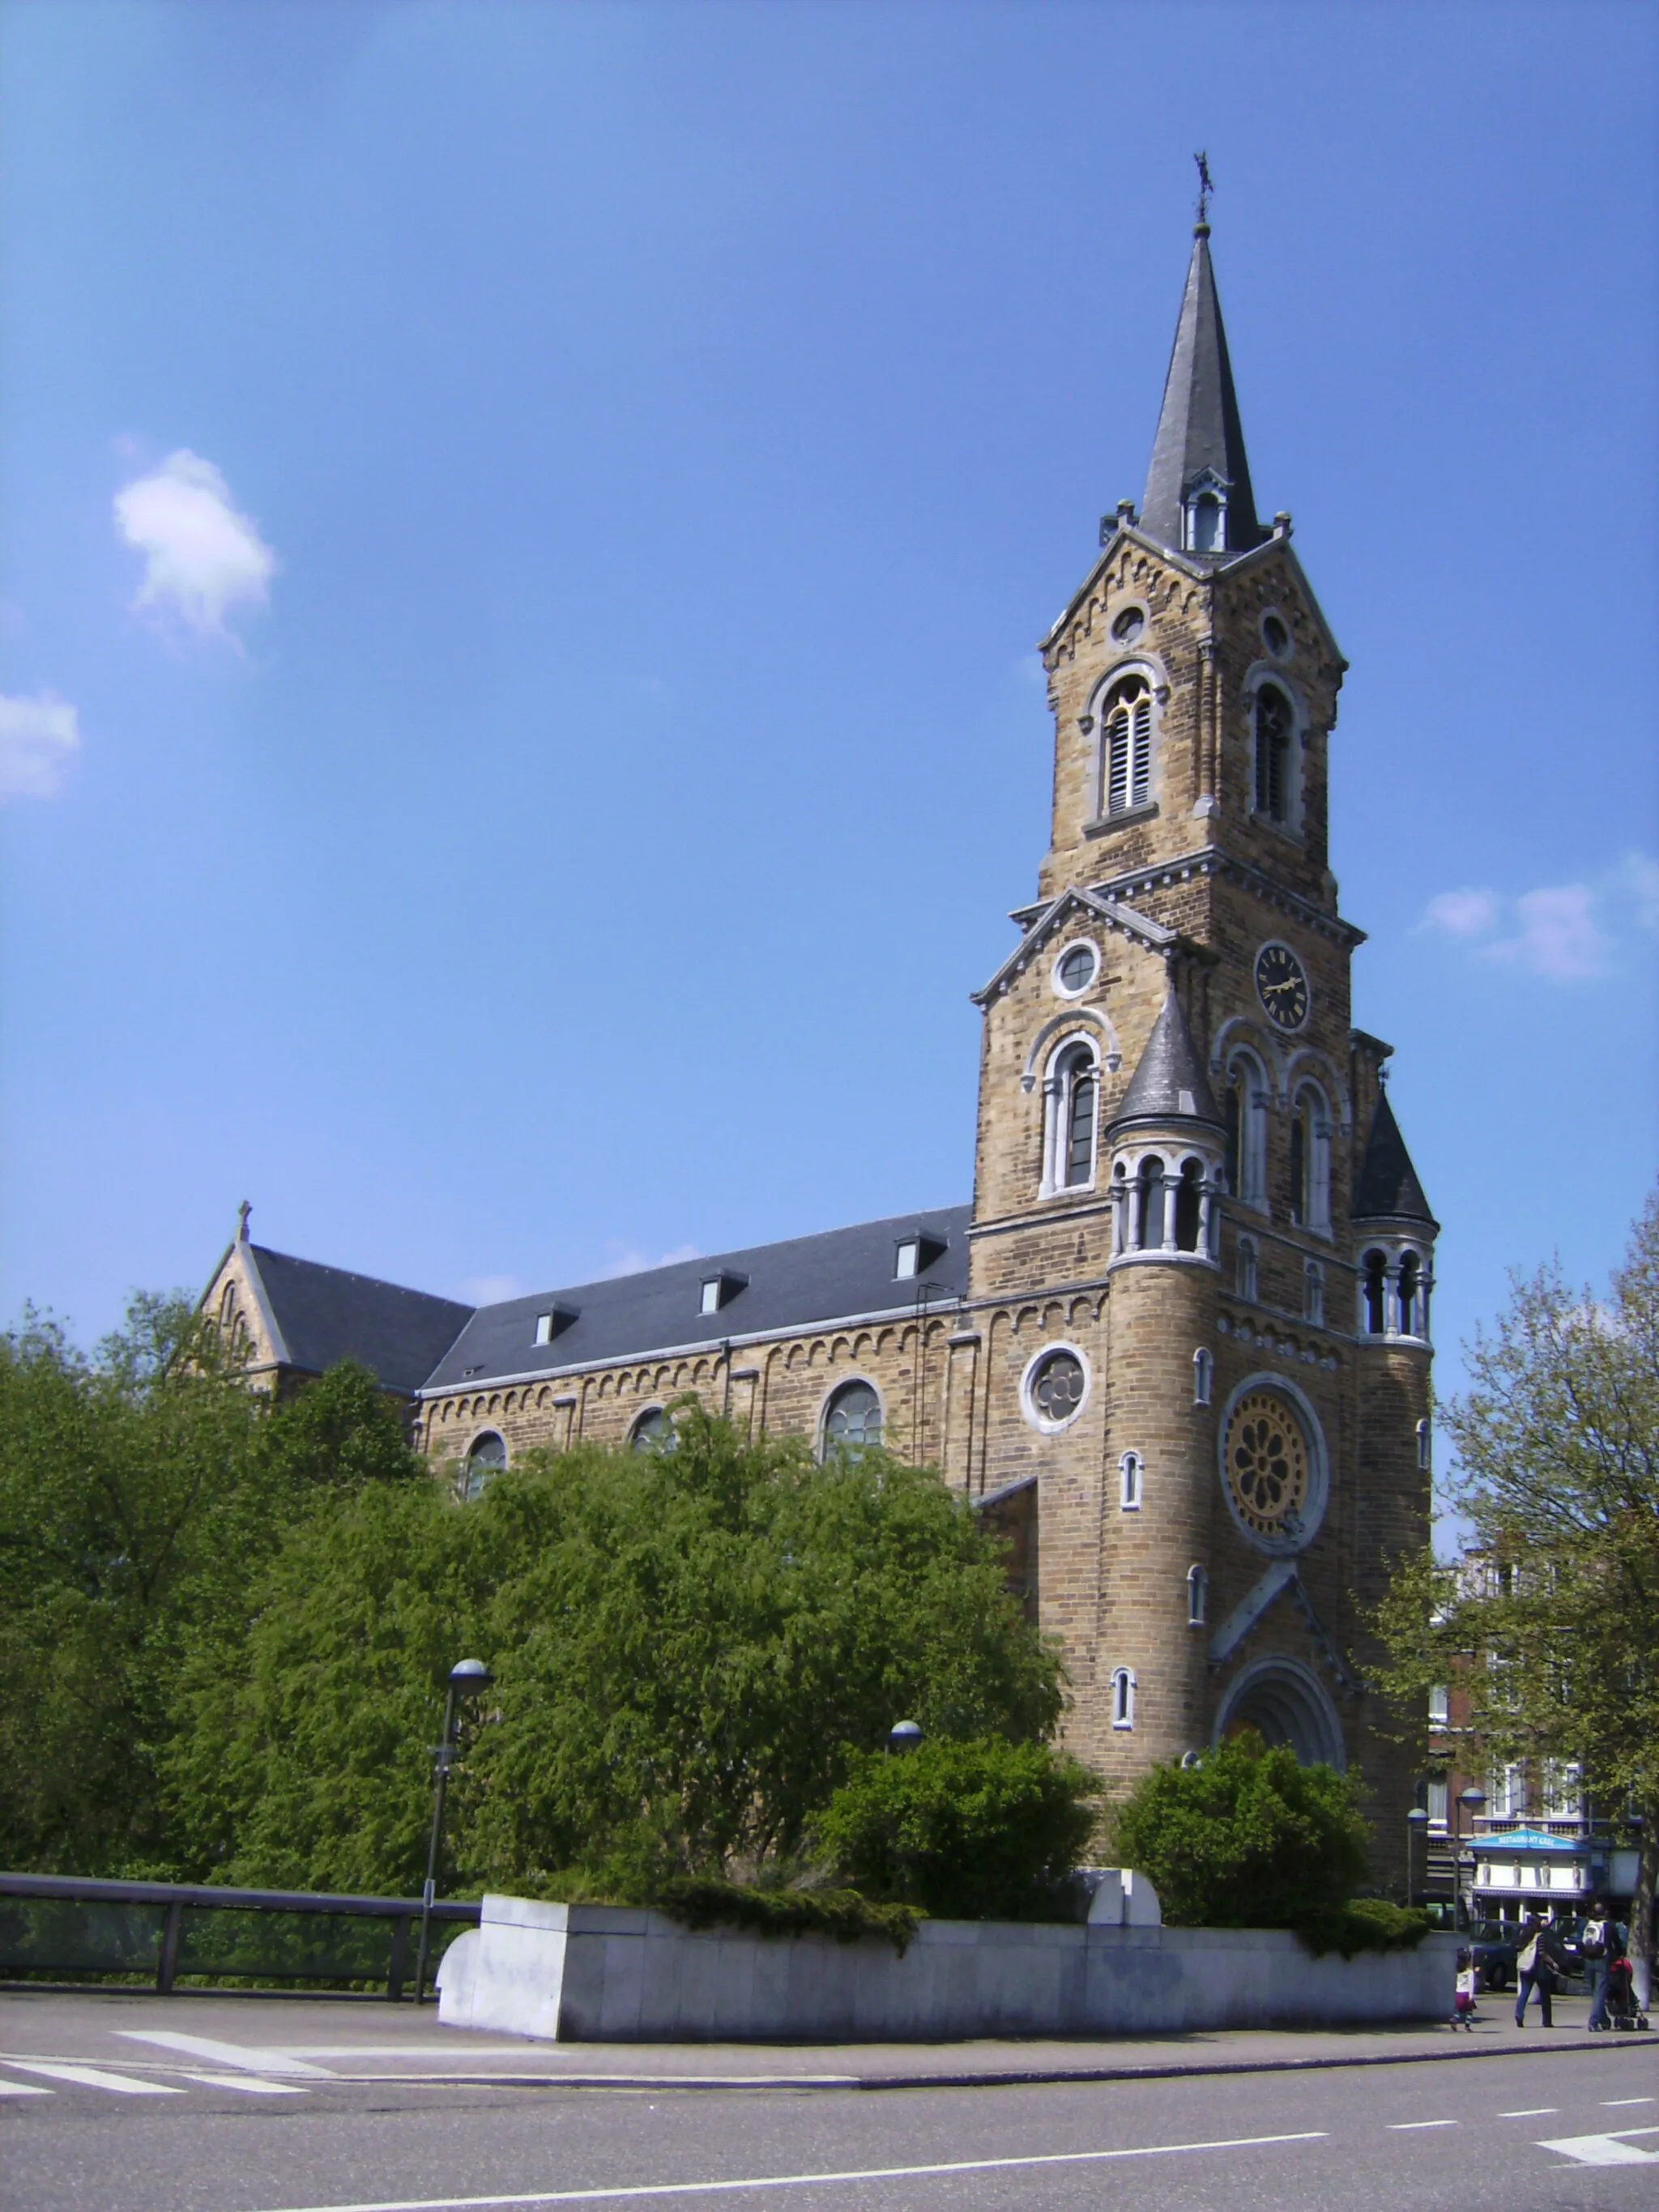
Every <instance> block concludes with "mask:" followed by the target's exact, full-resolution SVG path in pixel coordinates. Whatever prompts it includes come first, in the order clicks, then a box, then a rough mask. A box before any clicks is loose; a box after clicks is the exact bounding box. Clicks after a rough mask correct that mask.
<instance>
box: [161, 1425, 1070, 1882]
mask: <svg viewBox="0 0 1659 2212" xmlns="http://www.w3.org/2000/svg"><path fill="white" fill-rule="evenodd" d="M676 1421H677V1426H678V1449H676V1450H674V1451H672V1452H658V1451H647V1452H629V1451H612V1450H608V1449H599V1448H597V1447H585V1448H580V1449H576V1450H574V1451H572V1452H568V1453H566V1454H562V1455H549V1454H534V1453H527V1454H526V1455H524V1457H523V1459H522V1460H521V1461H520V1463H519V1464H518V1465H517V1466H516V1467H515V1468H513V1469H512V1470H511V1471H510V1472H508V1473H507V1474H502V1475H501V1476H498V1477H497V1478H496V1479H495V1481H494V1482H493V1483H492V1484H491V1485H490V1486H489V1489H488V1490H487V1491H486V1492H484V1494H483V1497H482V1498H479V1499H478V1500H477V1502H476V1503H475V1504H471V1505H467V1506H461V1505H458V1504H455V1503H454V1502H453V1497H452V1496H451V1494H450V1492H449V1491H448V1489H447V1486H444V1485H442V1484H440V1483H432V1484H429V1485H427V1486H423V1487H422V1489H421V1490H420V1491H419V1492H416V1493H414V1494H411V1495H408V1496H404V1495H403V1494H402V1493H391V1492H386V1491H384V1490H380V1491H375V1490H373V1489H366V1490H365V1491H363V1492H362V1493H361V1494H360V1495H359V1496H358V1497H356V1498H353V1499H350V1500H346V1501H343V1502H341V1503H340V1504H337V1506H336V1507H335V1508H334V1509H333V1510H331V1511H330V1512H327V1513H324V1514H319V1515H317V1516H313V1517H312V1518H311V1519H310V1520H309V1521H308V1522H307V1523H306V1524H305V1525H303V1526H301V1527H296V1528H295V1529H294V1530H293V1532H292V1533H291V1534H290V1536H289V1540H288V1541H287V1543H286V1545H285V1546H284V1547H283V1552H282V1553H281V1555H280V1557H279V1559H278V1560H277V1561H276V1565H274V1567H273V1568H272V1570H271V1571H270V1574H269V1575H268V1577H267V1578H266V1580H265V1582H264V1586H263V1589H262V1590H261V1593H260V1603H259V1607H258V1618H257V1620H255V1621H254V1622H253V1624H252V1627H251V1629H250V1632H249V1634H248V1637H247V1638H246V1646H245V1650H244V1655H243V1662H242V1665H241V1668H240V1671H239V1672H238V1673H237V1674H236V1675H235V1676H234V1678H232V1677H229V1676H227V1675H225V1674H202V1675H200V1676H198V1677H197V1679H196V1680H194V1682H193V1683H192V1685H191V1698H192V1700H193V1711H194V1723H193V1726H192V1728H191V1731H190V1734H189V1735H188V1738H187V1739H181V1741H180V1743H179V1747H178V1752H177V1756H176V1759H175V1762H174V1765H173V1770H172V1772H173V1787H174V1790H175V1792H176V1793H177V1802H178V1803H179V1807H180V1816H181V1818H187V1819H188V1821H189V1822H190V1823H191V1824H193V1825H194V1826H196V1827H197V1830H198V1831H199V1832H203V1833H204V1834H205V1833H210V1834H212V1835H213V1836H214V1837H215V1838H216V1843H215V1849H216V1850H217V1851H219V1852H221V1853H222V1855H223V1856H222V1860H221V1863H222V1864H223V1865H224V1867H225V1868H226V1870H227V1871H228V1872H231V1873H234V1875H236V1876H237V1877H238V1878H241V1879H246V1880H258V1881H305V1882H309V1883H314V1884H317V1885H319V1886H330V1887H331V1886H334V1885H335V1884H342V1885H345V1884H349V1885H351V1886H368V1887H386V1886H387V1885H391V1886H393V1887H406V1886H407V1885H409V1884H410V1882H412V1881H416V1879H418V1875H419V1872H420V1869H421V1854H422V1848H423V1845H422V1836H423V1831H424V1820H425V1817H426V1808H427V1806H428V1803H429V1798H428V1788H429V1783H428V1767H427V1763H426V1760H425V1758H424V1756H423V1747H424V1746H425V1745H427V1744H428V1743H429V1742H431V1741H433V1731H434V1729H435V1725H436V1720H437V1715H438V1709H439V1703H440V1700H441V1686H442V1682H443V1678H444V1674H445V1672H446V1671H447V1668H448V1667H449V1666H450V1665H451V1663H453V1661H454V1660H455V1659H457V1658H459V1656H462V1654H463V1652H464V1651H467V1652H476V1653H477V1655H478V1656H481V1657H483V1658H484V1659H486V1660H488V1661H489V1663H490V1665H491V1667H492V1668H493V1669H494V1671H495V1688H494V1690H493V1692H492V1693H491V1699H490V1711H489V1714H488V1715H487V1716H486V1717H483V1723H482V1724H481V1725H479V1726H477V1729H476V1730H475V1734H474V1736H473V1739H472V1741H471V1745H470V1747H469V1753H468V1756H467V1758H466V1759H465V1762H464V1765H463V1771H461V1772H460V1773H459V1775H458V1777H457V1778H456V1782H455V1784H454V1786H453V1793H452V1796H451V1806H452V1811H453V1818H452V1822H451V1827H450V1833H451V1836H452V1838H453V1854H454V1857H453V1868H454V1873H455V1875H456V1877H457V1878H459V1879H462V1880H465V1881H470V1882H471V1883H473V1884H475V1885H477V1884H485V1883H487V1884H489V1885H492V1886H497V1887H499V1886H502V1885H505V1884H507V1883H513V1884H517V1885H520V1886H523V1885H530V1886H534V1887H547V1886H549V1885H550V1883H552V1882H553V1881H555V1880H556V1878H557V1877H559V1876H560V1875H568V1873H569V1872H570V1871H571V1870H573V1869H581V1870H585V1872H586V1875H587V1876H588V1877H589V1878H590V1880H591V1881H592V1882H593V1883H595V1884H596V1885H598V1886H599V1887H609V1888H611V1890H612V1891H614V1892H627V1891H629V1890H634V1891H639V1890H641V1889H643V1888H647V1887H650V1886H651V1885H652V1884H653V1882H656V1881H661V1880H663V1879H665V1878H667V1877H669V1876H671V1875H678V1874H708V1875H730V1874H732V1873H734V1872H735V1873H738V1874H750V1873H752V1872H753V1871H755V1870H756V1869H757V1868H759V1867H760V1866H762V1865H763V1864H764V1863H773V1864H775V1863H779V1862H781V1861H787V1860H788V1859H789V1858H790V1857H792V1856H793V1855H796V1854H799V1852H800V1851H801V1850H802V1849H803V1847H804V1845H805V1840H806V1838H807V1835H808V1831H809V1828H810V1825H811V1820H812V1819H813V1816H814V1815H816V1814H818V1813H820V1812H821V1811H822V1810H823V1808H824V1807H825V1806H826V1805H827V1804H828V1803H829V1799H830V1797H831V1796H832V1795H833V1794H834V1791H835V1790H836V1786H837V1785H838V1784H840V1783H841V1782H842V1779H843V1778H845V1776H846V1774H847V1771H848V1764H849V1760H850V1759H851V1757H852V1755H853V1753H855V1752H856V1751H858V1750H860V1749H871V1748H873V1747H876V1746H877V1745H878V1744H880V1743H881V1742H883V1741H884V1739H885V1736H886V1733H887V1729H888V1728H889V1727H890V1724H891V1723H892V1722H893V1720H894V1719H895V1718H896V1717H898V1716H899V1715H900V1714H902V1713H907V1712H908V1713H914V1714H915V1717H917V1718H918V1719H920V1720H921V1722H922V1723H923V1725H924V1726H925V1727H926V1728H927V1729H928V1730H929V1733H930V1734H932V1735H939V1736H969V1735H1005V1736H1006V1737H1007V1738H1008V1739H1009V1740H1010V1741H1024V1740H1030V1739H1036V1738H1042V1737H1043V1736H1046V1735H1049V1734H1051V1733H1052V1731H1053V1730H1054V1727H1055V1726H1056V1725H1057V1723H1058V1720H1059V1717H1060V1669H1059V1664H1058V1661H1057V1659H1056V1657H1055V1656H1054V1652H1053V1650H1051V1649H1050V1648H1049V1647H1048V1645H1047V1644H1045V1643H1044V1642H1043V1641H1042V1638H1039V1637H1038V1636H1037V1635H1036V1632H1034V1631H1033V1630H1032V1629H1031V1628H1030V1626H1028V1625H1027V1623H1026V1622H1025V1621H1024V1619H1023V1617H1022V1615H1021V1613H1020V1611H1019V1608H1018V1605H1017V1604H1016V1602H1015V1601H1013V1600H1012V1598H1011V1597H1010V1596H1009V1595H1008V1594H1007V1592H1006V1589H1005V1586H1004V1569H1003V1565H1002V1560H1001V1557H1000V1551H999V1548H998V1547H997V1546H996V1545H995V1543H994V1541H992V1540H990V1539H989V1538H988V1537H987V1535H986V1534H985V1533H984V1531H983V1530H982V1529H981V1527H980V1526H979V1524H978V1522H977V1521H976V1519H975V1516H974V1515H973V1514H972V1513H971V1512H970V1511H969V1509H968V1508H967V1507H966V1505H965V1504H963V1502H962V1501H961V1500H960V1499H959V1498H956V1497H955V1496H953V1495H952V1493H951V1492H950V1491H949V1490H947V1489H946V1487H945V1485H944V1484H943V1483H942V1482H941V1481H940V1480H939V1478H938V1477H937V1476H936V1475H934V1474H931V1473H927V1472H925V1471H921V1470H918V1469H916V1468H909V1467H907V1466H905V1465H903V1464H902V1463H901V1462H898V1461H896V1460H893V1459H890V1458H889V1457H887V1456H886V1455H883V1454H881V1453H878V1452H873V1451H872V1452H866V1453H865V1454H863V1455H860V1456H858V1457H853V1456H851V1455H837V1456H834V1457H832V1458H831V1459H830V1461H829V1462H828V1463H827V1464H825V1465H823V1466H818V1465H817V1464H815V1463H814V1462H813V1460H812V1458H811V1454H810V1453H809V1452H808V1451H807V1450H806V1449H805V1446H804V1445H802V1444H801V1443H799V1440H795V1439H783V1440H767V1441H763V1442H760V1443H748V1442H746V1441H745V1440H744V1439H743V1438H742V1437H739V1436H738V1433H737V1432H736V1431H734V1430H733V1429H732V1427H730V1426H729V1425H726V1423H724V1422H722V1421H719V1420H716V1419H711V1418H710V1417H708V1415H706V1414H704V1413H702V1412H701V1411H700V1410H698V1408H697V1407H696V1406H695V1405H687V1406H684V1407H681V1408H679V1409H678V1410H677V1413H676ZM187 1806H188V1807H189V1808H191V1810H190V1811H189V1813H188V1814H187V1815H186V1813H185V1808H186V1807H187Z"/></svg>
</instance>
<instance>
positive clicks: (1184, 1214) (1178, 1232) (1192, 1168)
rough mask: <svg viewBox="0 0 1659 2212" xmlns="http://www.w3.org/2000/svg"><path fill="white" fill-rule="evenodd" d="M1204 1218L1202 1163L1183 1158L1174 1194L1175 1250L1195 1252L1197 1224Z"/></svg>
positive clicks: (1196, 1246) (1196, 1247) (1197, 1232)
mask: <svg viewBox="0 0 1659 2212" xmlns="http://www.w3.org/2000/svg"><path fill="white" fill-rule="evenodd" d="M1203 1218H1204V1163H1203V1161H1202V1160H1183V1161H1182V1164H1181V1181H1180V1182H1178V1183H1177V1184H1176V1194H1175V1241H1176V1251H1177V1252H1196V1251H1197V1249H1198V1234H1199V1225H1200V1222H1201V1221H1202V1220H1203Z"/></svg>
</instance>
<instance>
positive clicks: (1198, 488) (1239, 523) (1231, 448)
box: [1140, 173, 1267, 553]
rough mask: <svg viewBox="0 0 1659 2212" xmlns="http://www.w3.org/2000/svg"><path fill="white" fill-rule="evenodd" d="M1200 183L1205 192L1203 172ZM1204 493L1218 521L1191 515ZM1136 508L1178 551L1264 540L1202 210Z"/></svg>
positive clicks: (1225, 548)
mask: <svg viewBox="0 0 1659 2212" xmlns="http://www.w3.org/2000/svg"><path fill="white" fill-rule="evenodd" d="M1204 183H1205V187H1206V193H1207V190H1208V186H1209V179H1208V175H1207V173H1206V174H1205V178H1204ZM1206 492H1207V493H1209V494H1210V495H1212V496H1213V498H1214V499H1215V501H1217V502H1218V505H1219V507H1220V510H1221V511H1220V513H1219V515H1218V516H1217V517H1214V518H1212V517H1211V516H1210V515H1209V514H1208V513H1207V512H1199V511H1197V510H1198V507H1199V502H1200V500H1201V499H1202V497H1203V495H1205V494H1206ZM1140 508H1141V512H1140V526H1141V528H1142V529H1143V530H1144V531H1145V532H1146V534H1147V536H1148V537H1149V538H1156V539H1157V540H1158V543H1159V544H1162V545H1168V546H1170V547H1172V548H1175V549H1177V550H1187V551H1191V552H1214V553H1243V552H1248V551H1249V548H1250V547H1251V546H1252V545H1259V544H1261V540H1262V538H1264V536H1265V535H1266V534H1267V533H1266V532H1264V531H1263V529H1262V527H1261V524H1260V523H1259V522H1258V521H1257V520H1256V514H1255V495H1254V494H1253V493H1252V491H1251V489H1250V465H1249V461H1248V460H1247V459H1246V458H1245V453H1244V433H1243V429H1242V428H1241V427H1240V425H1239V420H1238V397H1237V393H1236V392H1234V390H1233V372H1232V366H1231V362H1229V361H1228V358H1227V333H1226V331H1225V330H1224V329H1223V328H1222V324H1221V302H1220V301H1219V299H1218V297H1217V295H1216V289H1215V271H1214V270H1213V269H1212V267H1211V266H1210V226H1209V222H1208V221H1207V220H1206V216H1204V214H1203V213H1202V212H1200V216H1199V220H1198V222H1196V224H1194V228H1193V258H1192V260H1191V262H1190V263H1189V264H1188V270H1187V289H1186V292H1185V294H1184V295H1182V302H1181V319H1180V320H1179V321H1178V322H1177V323H1176V336H1175V349H1174V350H1173V352H1172V353H1171V354H1170V374H1169V375H1168V377H1167V378H1166V379H1165V380H1164V408H1163V411H1162V413H1161V414H1160V415H1159V416H1158V435H1157V437H1156V438H1154V440H1153V441H1152V466H1151V468H1150V469H1149V470H1148V471H1147V472H1146V496H1145V497H1144V498H1143V500H1142V501H1141V503H1140ZM1194 526H1195V527H1194ZM1212 532H1213V535H1212ZM1206 541H1208V542H1206Z"/></svg>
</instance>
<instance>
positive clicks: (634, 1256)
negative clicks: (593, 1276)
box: [599, 1237, 698, 1280]
mask: <svg viewBox="0 0 1659 2212" xmlns="http://www.w3.org/2000/svg"><path fill="white" fill-rule="evenodd" d="M607 1249H608V1250H609V1252H610V1255H611V1256H610V1258H609V1259H608V1260H607V1261H605V1265H604V1267H601V1268H600V1270H599V1275H600V1279H602V1280H604V1279H610V1278H612V1277H615V1276H617V1275H642V1274H643V1273H645V1271H646V1269H647V1267H676V1266H678V1263H679V1262H680V1261H682V1260H695V1259H696V1257H697V1256H698V1255H697V1248H696V1245H695V1244H676V1245H675V1247H674V1249H673V1250H672V1251H671V1252H664V1253H662V1254H660V1255H659V1257H657V1258H656V1259H654V1260H653V1259H652V1258H651V1257H650V1255H648V1254H647V1253H644V1252H641V1251H640V1250H638V1249H636V1248H635V1246H633V1245H631V1244H624V1243H622V1242H621V1240H620V1239H619V1238H617V1237H612V1238H611V1242H610V1244H609V1246H608V1247H607Z"/></svg>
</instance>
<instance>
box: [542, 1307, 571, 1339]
mask: <svg viewBox="0 0 1659 2212" xmlns="http://www.w3.org/2000/svg"><path fill="white" fill-rule="evenodd" d="M576 1318H577V1313H576V1309H575V1307H574V1306H554V1307H553V1308H552V1309H551V1310H550V1311H549V1312H547V1313H538V1315H537V1316H536V1341H537V1343H538V1344H551V1343H552V1341H553V1340H554V1338H555V1337H557V1336H562V1335H563V1334H564V1332H565V1331H566V1329H568V1328H569V1326H570V1324H571V1322H573V1321H574V1320H576Z"/></svg>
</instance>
